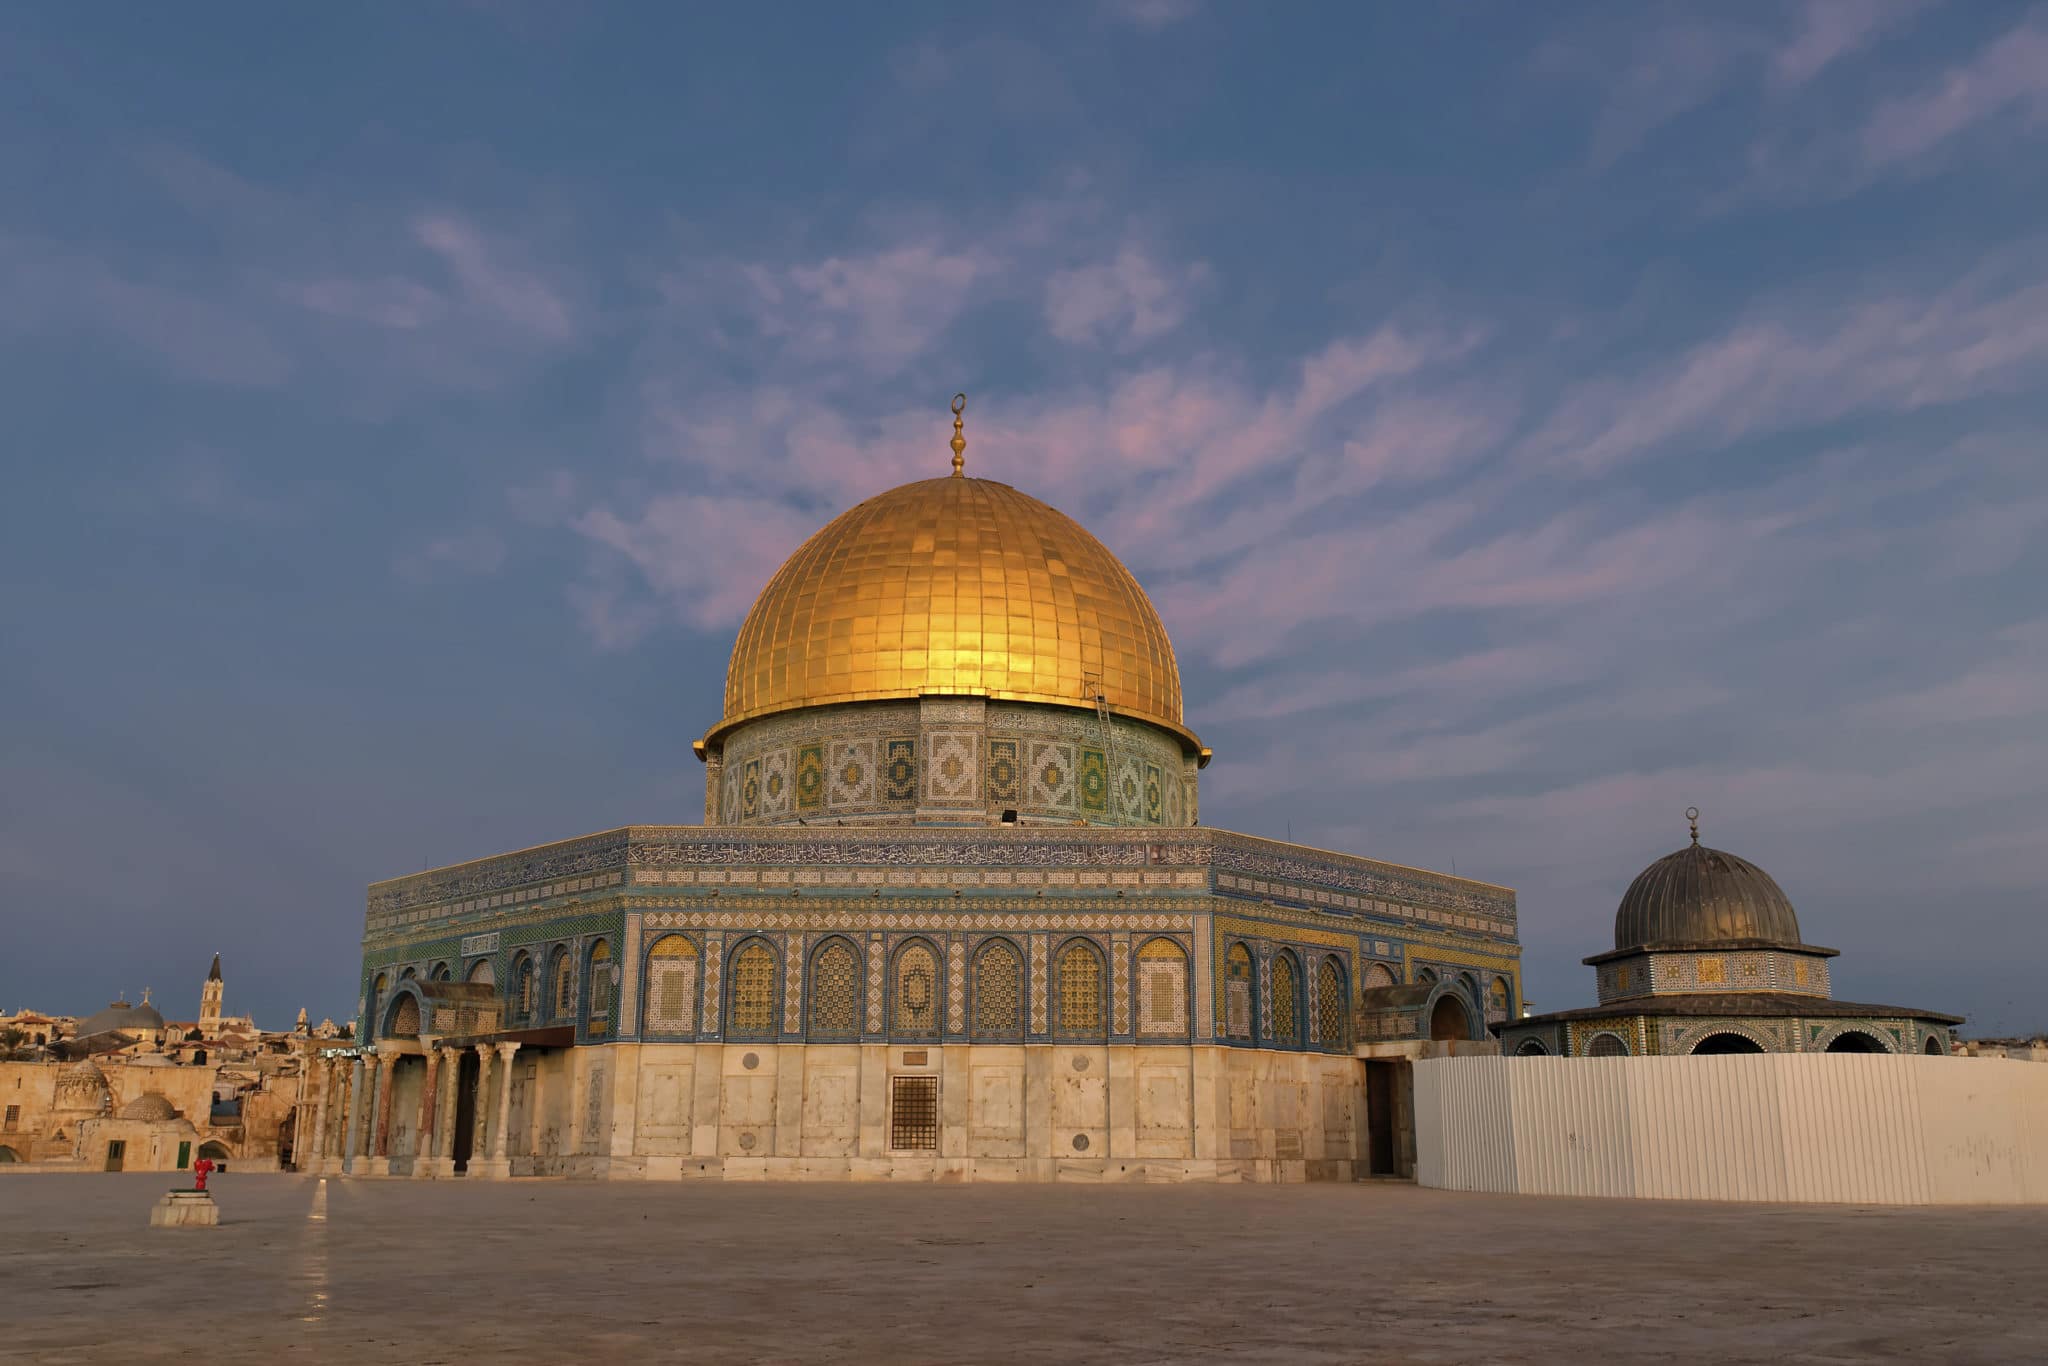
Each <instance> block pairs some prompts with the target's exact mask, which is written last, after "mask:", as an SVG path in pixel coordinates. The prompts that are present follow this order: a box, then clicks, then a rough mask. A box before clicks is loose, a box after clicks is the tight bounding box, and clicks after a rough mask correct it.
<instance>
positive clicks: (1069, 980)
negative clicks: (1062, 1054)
mask: <svg viewBox="0 0 2048 1366" xmlns="http://www.w3.org/2000/svg"><path fill="white" fill-rule="evenodd" d="M1059 993H1060V1019H1059V1030H1060V1033H1061V1034H1062V1035H1065V1036H1066V1037H1068V1038H1073V1037H1083V1038H1092V1037H1094V1036H1096V1035H1099V1034H1101V1033H1102V1032H1103V1031H1102V956H1101V955H1100V954H1098V953H1096V952H1095V949H1094V947H1093V946H1092V945H1089V944H1085V943H1082V942H1080V941H1078V940H1077V941H1075V942H1074V943H1072V944H1069V945H1067V947H1066V948H1065V949H1064V950H1062V951H1061V953H1060V974H1059Z"/></svg>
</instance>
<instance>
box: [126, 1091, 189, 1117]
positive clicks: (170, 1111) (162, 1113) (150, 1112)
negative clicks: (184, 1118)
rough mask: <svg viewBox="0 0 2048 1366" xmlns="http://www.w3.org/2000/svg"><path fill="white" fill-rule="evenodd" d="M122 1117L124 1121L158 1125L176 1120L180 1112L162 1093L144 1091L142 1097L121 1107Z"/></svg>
mask: <svg viewBox="0 0 2048 1366" xmlns="http://www.w3.org/2000/svg"><path fill="white" fill-rule="evenodd" d="M120 1117H121V1118H122V1119H140V1120H147V1121H149V1122H150V1123H156V1122H157V1121H159V1120H166V1119H176V1118H177V1117H178V1111H177V1107H176V1106H174V1105H172V1104H171V1102H170V1101H169V1099H167V1098H166V1097H165V1096H164V1095H163V1094H162V1093H160V1092H157V1091H144V1092H143V1093H142V1094H141V1095H139V1096H137V1097H136V1098H135V1099H133V1100H131V1101H129V1102H128V1103H127V1104H126V1105H123V1106H122V1107H121V1114H120Z"/></svg>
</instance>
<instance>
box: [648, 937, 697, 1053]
mask: <svg viewBox="0 0 2048 1366" xmlns="http://www.w3.org/2000/svg"><path fill="white" fill-rule="evenodd" d="M641 1029H642V1031H643V1032H645V1033H648V1034H694V1033H696V1032H697V946H696V945H695V944H693V943H691V942H690V940H689V939H688V938H687V937H685V936H683V935H680V934H668V935H663V936H662V937H661V938H660V939H657V940H656V941H655V942H654V946H653V947H652V948H650V949H649V950H648V951H647V1015H646V1018H645V1019H644V1020H643V1021H642V1023H641Z"/></svg>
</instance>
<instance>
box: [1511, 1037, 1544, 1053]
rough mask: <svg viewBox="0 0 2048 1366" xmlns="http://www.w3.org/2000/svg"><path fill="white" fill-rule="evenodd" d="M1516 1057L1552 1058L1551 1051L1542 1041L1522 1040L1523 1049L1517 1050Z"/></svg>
mask: <svg viewBox="0 0 2048 1366" xmlns="http://www.w3.org/2000/svg"><path fill="white" fill-rule="evenodd" d="M1515 1056H1516V1057H1518V1058H1547V1057H1549V1056H1550V1050H1549V1049H1547V1048H1545V1047H1544V1046H1543V1041H1542V1040H1541V1039H1524V1040H1522V1044H1521V1047H1519V1048H1517V1049H1516V1050H1515Z"/></svg>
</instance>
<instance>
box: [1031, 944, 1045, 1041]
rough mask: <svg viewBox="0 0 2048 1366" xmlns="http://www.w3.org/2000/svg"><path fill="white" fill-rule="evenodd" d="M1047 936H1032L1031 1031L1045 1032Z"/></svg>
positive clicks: (1034, 1032) (1035, 1032)
mask: <svg viewBox="0 0 2048 1366" xmlns="http://www.w3.org/2000/svg"><path fill="white" fill-rule="evenodd" d="M1045 959H1046V937H1045V936H1044V935H1042V934H1034V935H1032V936H1031V1032H1032V1033H1033V1034H1043V1033H1045V1015H1046V1004H1045V998H1046V975H1047V974H1046V970H1045Z"/></svg>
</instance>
